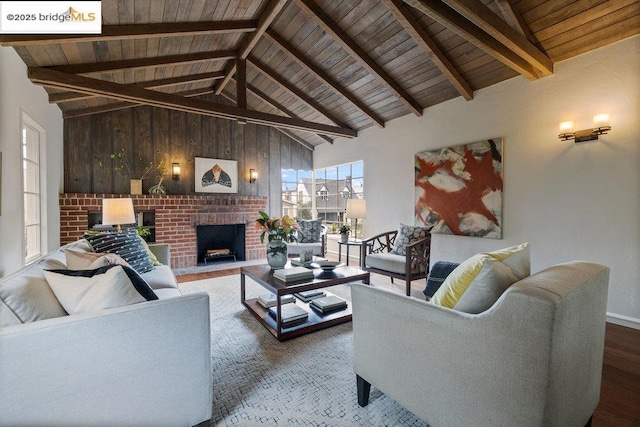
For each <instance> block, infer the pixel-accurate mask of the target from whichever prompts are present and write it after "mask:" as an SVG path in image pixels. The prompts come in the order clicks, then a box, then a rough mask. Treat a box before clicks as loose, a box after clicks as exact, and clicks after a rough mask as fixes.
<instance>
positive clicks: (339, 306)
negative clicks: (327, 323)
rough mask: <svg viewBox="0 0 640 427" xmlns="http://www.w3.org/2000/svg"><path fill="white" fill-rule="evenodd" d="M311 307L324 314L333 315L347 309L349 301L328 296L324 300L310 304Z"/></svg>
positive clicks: (315, 300) (319, 299) (320, 299)
mask: <svg viewBox="0 0 640 427" xmlns="http://www.w3.org/2000/svg"><path fill="white" fill-rule="evenodd" d="M309 307H311V308H313V309H314V310H316V311H318V312H319V313H322V314H327V313H332V312H334V311H340V310H344V309H345V308H347V301H346V300H344V299H342V298H340V297H338V296H336V295H328V296H326V297H323V298H318V299H314V300H313V301H311V302H310V303H309Z"/></svg>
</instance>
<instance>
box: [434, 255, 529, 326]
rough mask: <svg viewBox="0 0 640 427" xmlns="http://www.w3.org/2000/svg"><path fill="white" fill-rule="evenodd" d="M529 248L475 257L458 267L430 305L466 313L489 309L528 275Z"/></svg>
mask: <svg viewBox="0 0 640 427" xmlns="http://www.w3.org/2000/svg"><path fill="white" fill-rule="evenodd" d="M529 270H530V261H529V244H528V243H525V244H523V245H519V246H513V247H510V248H505V249H500V250H497V251H494V252H487V253H480V254H477V255H474V256H472V257H471V258H469V259H467V260H466V261H464V262H462V263H461V264H460V265H459V266H458V267H456V268H455V269H454V270H453V271H452V272H451V274H449V276H447V278H446V279H445V281H444V282H443V283H442V286H440V288H439V289H438V290H437V291H436V293H435V294H434V295H433V298H432V299H431V302H432V303H434V304H437V305H441V306H443V307H448V308H452V309H455V310H458V311H463V312H465V313H474V314H475V313H481V312H483V311H485V310H487V309H489V308H490V307H491V306H492V305H493V304H494V303H495V302H496V301H497V300H498V298H500V296H501V295H502V293H503V292H504V291H505V290H506V289H507V288H508V287H509V286H511V285H512V284H513V283H515V282H517V281H518V280H521V279H523V278H524V277H526V276H528V275H529Z"/></svg>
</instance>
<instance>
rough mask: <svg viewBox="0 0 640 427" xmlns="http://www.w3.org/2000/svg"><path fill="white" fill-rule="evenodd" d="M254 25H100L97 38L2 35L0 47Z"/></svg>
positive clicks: (219, 31)
mask: <svg viewBox="0 0 640 427" xmlns="http://www.w3.org/2000/svg"><path fill="white" fill-rule="evenodd" d="M257 25H258V21H219V22H172V23H164V24H128V25H103V26H102V33H101V34H86V35H85V34H78V35H70V34H39V35H29V36H25V35H2V36H0V45H2V46H37V45H47V44H56V43H80V42H102V41H110V40H140V39H150V38H157V37H176V36H196V35H199V34H224V33H247V32H250V31H254V30H255V29H256V28H257Z"/></svg>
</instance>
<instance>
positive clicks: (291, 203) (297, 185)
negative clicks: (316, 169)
mask: <svg viewBox="0 0 640 427" xmlns="http://www.w3.org/2000/svg"><path fill="white" fill-rule="evenodd" d="M312 187H313V172H312V171H304V170H293V169H283V170H282V215H283V216H284V215H289V216H290V217H292V218H302V219H311V195H312V194H314V193H313V188H312Z"/></svg>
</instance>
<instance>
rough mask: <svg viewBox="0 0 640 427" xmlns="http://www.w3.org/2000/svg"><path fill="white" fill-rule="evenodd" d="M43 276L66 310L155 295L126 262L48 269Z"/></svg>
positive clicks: (120, 303)
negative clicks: (88, 266) (92, 268)
mask: <svg viewBox="0 0 640 427" xmlns="http://www.w3.org/2000/svg"><path fill="white" fill-rule="evenodd" d="M44 276H45V278H46V279H47V282H48V283H49V286H51V289H53V292H54V293H55V295H56V297H57V298H58V300H59V301H60V304H62V306H63V307H64V309H65V310H66V311H67V313H69V314H79V313H87V312H92V311H97V310H103V309H106V308H113V307H120V306H124V305H130V304H136V303H139V302H144V301H151V300H156V299H158V297H157V296H156V294H155V293H154V292H153V291H152V290H151V288H150V287H149V285H148V284H147V283H146V282H145V281H144V279H142V277H140V275H139V274H138V273H136V272H135V270H133V269H132V268H131V267H127V266H122V265H108V266H106V267H100V268H97V269H95V270H47V271H45V272H44Z"/></svg>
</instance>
